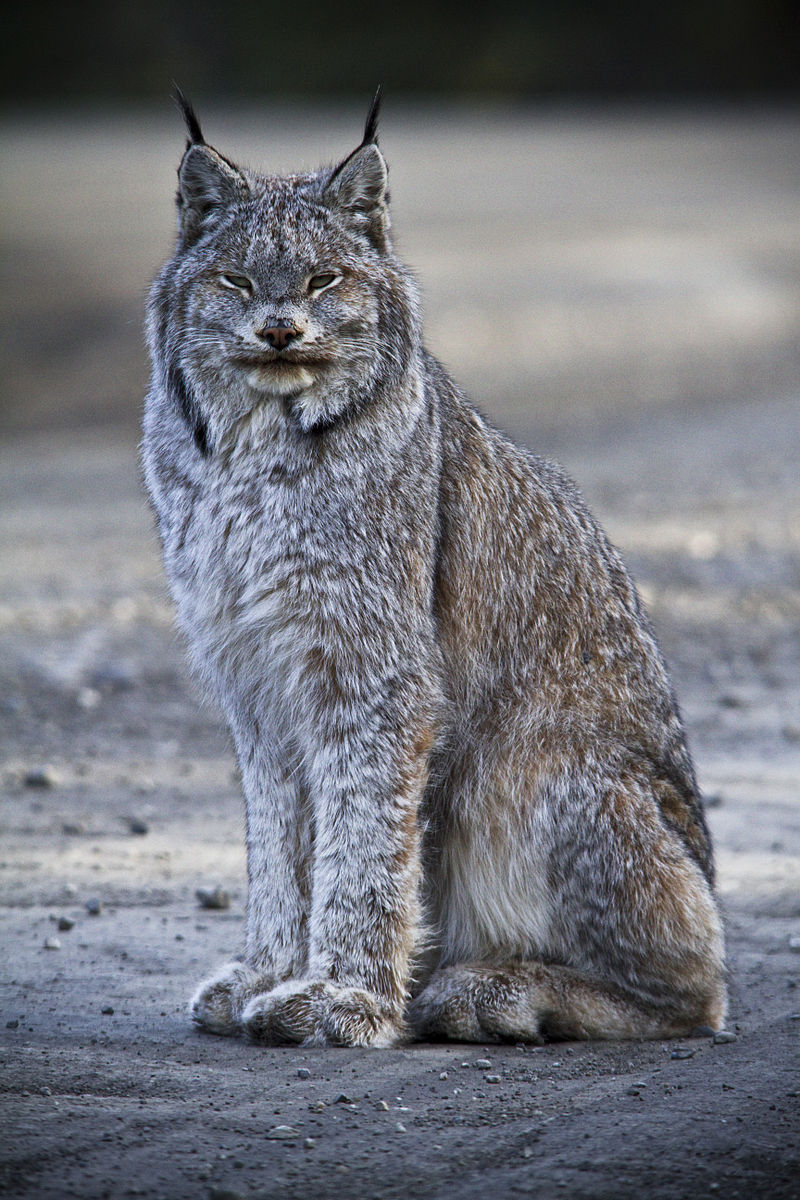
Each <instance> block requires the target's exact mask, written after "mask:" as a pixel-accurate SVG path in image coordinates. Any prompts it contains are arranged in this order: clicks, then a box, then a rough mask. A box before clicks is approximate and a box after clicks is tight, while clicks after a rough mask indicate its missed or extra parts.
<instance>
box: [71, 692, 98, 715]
mask: <svg viewBox="0 0 800 1200" xmlns="http://www.w3.org/2000/svg"><path fill="white" fill-rule="evenodd" d="M75 699H76V701H77V704H78V708H82V709H83V710H84V712H91V710H92V709H93V708H97V706H98V704H99V703H100V701H101V700H102V696H101V695H100V693H99V692H98V690H97V688H93V687H82V688H79V689H78V694H77V696H76V697H75Z"/></svg>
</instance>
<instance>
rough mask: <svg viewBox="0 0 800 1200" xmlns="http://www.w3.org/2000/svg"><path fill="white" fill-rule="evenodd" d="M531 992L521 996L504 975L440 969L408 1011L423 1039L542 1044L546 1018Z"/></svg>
mask: <svg viewBox="0 0 800 1200" xmlns="http://www.w3.org/2000/svg"><path fill="white" fill-rule="evenodd" d="M531 1000H532V997H531V996H530V994H528V995H521V994H520V991H519V989H518V988H517V987H515V986H514V984H513V982H512V981H510V980H507V979H504V978H503V975H502V972H499V971H495V970H492V969H491V968H483V969H482V968H479V967H445V968H444V969H443V970H441V971H436V972H435V974H434V975H433V976H432V977H431V980H430V982H429V983H428V985H427V987H425V988H424V990H423V991H422V992H420V994H419V995H418V996H417V997H416V999H415V1000H414V1001H413V1003H412V1004H411V1007H410V1009H409V1014H408V1015H409V1021H410V1024H411V1026H412V1029H413V1030H414V1033H415V1034H416V1035H417V1036H418V1037H429V1038H443V1037H444V1038H451V1039H452V1040H453V1041H457V1042H504V1041H520V1042H534V1043H536V1044H541V1042H543V1040H544V1039H543V1037H542V1036H541V1033H540V1023H541V1015H540V1014H539V1013H537V1012H536V1011H535V1006H534V1005H533V1004H532V1003H531Z"/></svg>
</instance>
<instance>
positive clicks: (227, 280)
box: [219, 275, 253, 292]
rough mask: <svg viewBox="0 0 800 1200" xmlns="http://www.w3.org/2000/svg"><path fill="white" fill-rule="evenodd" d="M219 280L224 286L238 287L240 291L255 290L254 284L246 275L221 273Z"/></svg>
mask: <svg viewBox="0 0 800 1200" xmlns="http://www.w3.org/2000/svg"><path fill="white" fill-rule="evenodd" d="M219 281H220V283H221V284H222V285H223V286H224V287H228V288H236V290H237V291H239V292H250V291H252V290H253V285H252V283H251V282H250V280H249V279H248V278H247V276H246V275H220V277H219Z"/></svg>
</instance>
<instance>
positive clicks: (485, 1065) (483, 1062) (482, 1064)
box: [475, 1058, 492, 1071]
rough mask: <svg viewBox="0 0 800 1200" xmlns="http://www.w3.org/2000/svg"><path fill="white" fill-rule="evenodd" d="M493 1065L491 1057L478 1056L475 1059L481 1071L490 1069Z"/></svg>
mask: <svg viewBox="0 0 800 1200" xmlns="http://www.w3.org/2000/svg"><path fill="white" fill-rule="evenodd" d="M491 1065H492V1062H491V1059H489V1058H476V1059H475V1066H476V1067H477V1068H478V1070H479V1071H488V1070H489V1068H490V1067H491Z"/></svg>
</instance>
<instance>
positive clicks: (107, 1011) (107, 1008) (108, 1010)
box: [100, 1004, 114, 1017]
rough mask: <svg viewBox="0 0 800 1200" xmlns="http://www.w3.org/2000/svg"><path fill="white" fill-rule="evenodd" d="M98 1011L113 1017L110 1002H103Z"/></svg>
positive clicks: (105, 1015)
mask: <svg viewBox="0 0 800 1200" xmlns="http://www.w3.org/2000/svg"><path fill="white" fill-rule="evenodd" d="M100 1012H101V1013H102V1014H103V1016H104V1017H113V1015H114V1009H113V1008H112V1007H111V1005H110V1004H104V1005H103V1007H102V1008H101V1009H100Z"/></svg>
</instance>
